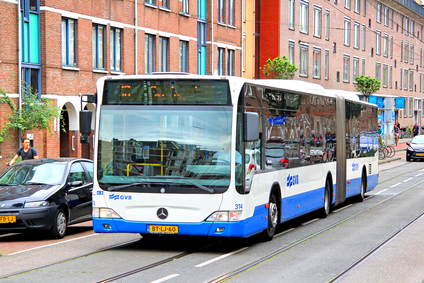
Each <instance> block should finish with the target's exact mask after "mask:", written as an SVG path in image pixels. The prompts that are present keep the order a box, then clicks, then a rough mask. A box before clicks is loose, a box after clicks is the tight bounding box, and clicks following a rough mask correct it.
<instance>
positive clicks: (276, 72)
mask: <svg viewBox="0 0 424 283" xmlns="http://www.w3.org/2000/svg"><path fill="white" fill-rule="evenodd" d="M266 62H267V63H266V64H265V65H264V67H263V71H262V72H263V73H264V75H265V76H267V77H268V78H269V79H283V80H288V79H293V77H294V74H295V73H296V72H297V70H298V69H297V67H296V65H294V64H290V61H289V59H288V58H287V57H286V56H283V57H279V56H278V57H275V58H274V59H273V60H271V59H270V58H268V60H267V61H266Z"/></svg>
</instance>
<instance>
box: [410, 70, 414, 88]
mask: <svg viewBox="0 0 424 283" xmlns="http://www.w3.org/2000/svg"><path fill="white" fill-rule="evenodd" d="M413 88H414V71H412V70H409V90H410V91H413Z"/></svg>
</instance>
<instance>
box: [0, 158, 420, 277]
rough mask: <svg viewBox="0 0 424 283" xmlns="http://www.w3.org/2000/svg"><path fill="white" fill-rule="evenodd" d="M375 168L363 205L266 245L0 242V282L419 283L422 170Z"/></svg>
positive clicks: (295, 225)
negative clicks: (375, 175)
mask: <svg viewBox="0 0 424 283" xmlns="http://www.w3.org/2000/svg"><path fill="white" fill-rule="evenodd" d="M403 155H404V153H403V154H402V156H403ZM379 167H380V177H379V185H378V186H377V188H376V189H375V190H374V191H372V192H369V193H367V195H366V199H365V200H364V201H363V202H355V201H353V200H352V201H351V200H348V201H347V202H346V203H345V204H344V205H343V206H340V207H336V208H334V209H333V211H332V213H331V214H330V215H329V216H328V217H327V218H325V219H320V218H317V215H316V214H314V213H312V214H309V215H306V216H304V217H302V218H300V219H297V220H295V221H290V222H288V223H285V224H283V225H282V226H281V227H280V229H279V231H278V235H277V236H276V237H275V238H274V239H273V240H272V241H271V242H261V241H260V240H259V239H258V238H257V237H252V238H249V239H221V238H204V237H176V236H174V237H172V236H164V237H156V238H149V239H143V238H142V237H141V236H140V235H138V234H95V233H93V232H92V230H91V223H89V222H88V223H83V224H80V225H77V226H71V227H70V228H69V235H67V236H66V237H65V238H64V239H62V240H46V239H44V238H43V237H42V236H40V235H36V234H3V235H0V254H1V256H0V267H1V268H0V281H1V282H71V281H72V282H155V283H159V282H170V283H171V282H223V281H224V280H227V281H226V282H420V283H421V282H422V281H423V280H424V268H422V266H423V264H422V263H423V262H424V256H423V255H424V244H423V243H422V242H423V241H422V240H421V238H419V237H417V235H422V234H423V232H424V228H423V227H424V220H423V218H424V216H422V215H423V213H424V205H423V203H424V162H411V163H407V162H405V160H404V159H401V160H397V161H393V162H390V163H385V164H382V165H381V166H379ZM418 238H419V239H418Z"/></svg>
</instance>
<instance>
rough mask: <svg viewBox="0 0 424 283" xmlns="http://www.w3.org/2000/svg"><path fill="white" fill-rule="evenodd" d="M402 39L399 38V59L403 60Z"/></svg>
mask: <svg viewBox="0 0 424 283" xmlns="http://www.w3.org/2000/svg"><path fill="white" fill-rule="evenodd" d="M402 50H403V40H402V39H401V40H400V61H401V62H402V60H403V51H402Z"/></svg>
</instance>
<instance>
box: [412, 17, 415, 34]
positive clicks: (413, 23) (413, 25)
mask: <svg viewBox="0 0 424 283" xmlns="http://www.w3.org/2000/svg"><path fill="white" fill-rule="evenodd" d="M414 32H415V22H414V21H411V37H414Z"/></svg>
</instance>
